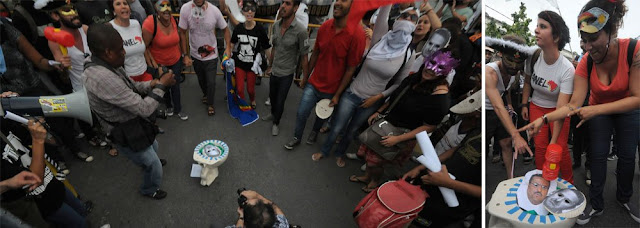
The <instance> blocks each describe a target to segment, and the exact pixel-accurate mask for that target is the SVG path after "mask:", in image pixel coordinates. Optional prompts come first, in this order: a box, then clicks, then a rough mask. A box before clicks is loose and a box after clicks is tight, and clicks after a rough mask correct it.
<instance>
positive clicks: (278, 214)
mask: <svg viewBox="0 0 640 228" xmlns="http://www.w3.org/2000/svg"><path fill="white" fill-rule="evenodd" d="M240 227H247V228H254V227H255V228H258V227H259V228H264V227H274V228H289V222H288V221H287V219H286V218H285V217H284V213H283V212H282V210H280V208H279V207H278V206H276V204H275V203H273V202H272V201H271V200H268V199H267V198H264V196H262V195H260V194H258V193H257V192H256V191H253V190H246V189H244V188H242V189H238V221H237V222H236V225H233V226H227V227H226V228H240Z"/></svg>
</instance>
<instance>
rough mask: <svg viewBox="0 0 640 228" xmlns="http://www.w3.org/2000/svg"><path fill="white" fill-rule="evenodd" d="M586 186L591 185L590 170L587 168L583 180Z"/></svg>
mask: <svg viewBox="0 0 640 228" xmlns="http://www.w3.org/2000/svg"><path fill="white" fill-rule="evenodd" d="M584 183H585V184H587V186H591V170H587V175H586V178H585V181H584Z"/></svg>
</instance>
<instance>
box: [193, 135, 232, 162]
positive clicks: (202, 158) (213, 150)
mask: <svg viewBox="0 0 640 228" xmlns="http://www.w3.org/2000/svg"><path fill="white" fill-rule="evenodd" d="M228 155H229V146H227V144H226V143H224V142H223V141H220V140H205V141H203V142H201V143H200V144H198V145H197V146H196V148H195V149H194V151H193V159H194V160H196V161H198V162H202V163H206V164H215V163H218V162H224V160H226V158H227V156H228Z"/></svg>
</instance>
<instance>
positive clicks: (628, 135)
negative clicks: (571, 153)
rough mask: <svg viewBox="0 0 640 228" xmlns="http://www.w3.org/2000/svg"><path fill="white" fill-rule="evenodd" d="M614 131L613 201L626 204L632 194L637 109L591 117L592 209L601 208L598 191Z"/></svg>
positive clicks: (639, 125)
mask: <svg viewBox="0 0 640 228" xmlns="http://www.w3.org/2000/svg"><path fill="white" fill-rule="evenodd" d="M614 128H615V131H616V133H617V135H616V141H615V144H616V145H617V147H618V161H617V162H618V163H617V167H616V172H617V175H616V179H617V180H616V182H617V191H616V199H617V200H618V201H620V202H622V203H626V202H629V199H630V198H631V195H633V176H634V172H635V167H634V166H635V161H636V158H635V157H636V148H637V147H638V141H639V137H640V109H636V110H633V111H629V112H626V113H618V114H611V115H601V116H596V117H593V118H592V119H591V120H589V133H590V136H591V167H590V169H591V188H590V189H589V201H590V202H591V205H592V206H593V209H596V210H602V209H604V197H603V196H602V192H603V190H604V186H605V184H606V180H607V155H608V154H609V149H610V145H611V144H610V141H611V135H612V134H613V129H614Z"/></svg>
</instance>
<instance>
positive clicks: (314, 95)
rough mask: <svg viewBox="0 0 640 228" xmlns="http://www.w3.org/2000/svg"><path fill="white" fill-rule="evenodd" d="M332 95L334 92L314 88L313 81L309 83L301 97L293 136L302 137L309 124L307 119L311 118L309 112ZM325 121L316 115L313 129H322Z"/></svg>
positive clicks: (315, 130)
mask: <svg viewBox="0 0 640 228" xmlns="http://www.w3.org/2000/svg"><path fill="white" fill-rule="evenodd" d="M332 97H333V94H328V93H322V92H320V91H318V90H317V89H316V88H314V87H313V85H311V83H309V84H307V86H306V87H305V88H304V92H302V98H301V99H300V105H299V106H298V114H297V115H296V130H295V133H294V135H293V137H295V138H297V139H301V138H302V133H303V132H304V127H305V125H306V124H307V119H308V118H309V114H311V110H313V109H314V107H315V106H316V103H318V101H320V100H322V99H331V98H332ZM324 122H325V120H323V119H320V118H318V117H316V121H315V123H314V124H313V131H314V132H318V131H320V128H322V125H323V124H324Z"/></svg>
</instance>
